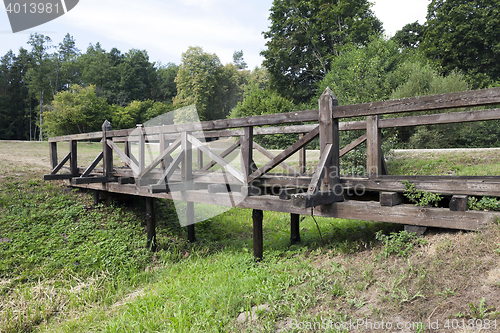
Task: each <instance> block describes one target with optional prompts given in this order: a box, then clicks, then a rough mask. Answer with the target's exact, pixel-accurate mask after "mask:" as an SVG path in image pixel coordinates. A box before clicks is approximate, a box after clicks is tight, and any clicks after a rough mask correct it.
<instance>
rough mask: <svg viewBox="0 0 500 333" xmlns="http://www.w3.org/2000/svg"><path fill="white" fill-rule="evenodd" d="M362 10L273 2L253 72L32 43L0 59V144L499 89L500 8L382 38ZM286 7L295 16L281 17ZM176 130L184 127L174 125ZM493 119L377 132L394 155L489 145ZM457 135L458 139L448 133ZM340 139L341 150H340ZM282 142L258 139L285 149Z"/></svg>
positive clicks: (474, 8)
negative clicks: (327, 98) (189, 117)
mask: <svg viewBox="0 0 500 333" xmlns="http://www.w3.org/2000/svg"><path fill="white" fill-rule="evenodd" d="M371 5H372V4H371V3H370V2H369V1H367V0H349V1H342V2H341V1H337V0H312V1H300V0H275V1H274V2H273V6H272V8H271V10H270V15H269V28H268V31H264V32H263V36H264V38H265V40H266V49H265V50H264V51H262V52H261V55H262V56H263V57H264V61H263V63H262V66H261V67H256V68H254V69H248V66H247V64H246V63H245V61H244V54H243V51H235V52H234V54H233V62H232V63H228V64H222V63H221V61H220V59H219V57H218V56H217V55H216V54H212V53H207V52H205V51H204V50H203V48H202V47H190V48H188V49H187V50H186V51H185V52H184V53H183V54H182V58H181V63H180V64H173V63H168V64H162V63H156V62H151V61H150V59H149V56H148V53H147V51H146V50H137V49H131V50H129V51H127V52H122V51H120V50H118V49H116V48H113V49H111V50H109V51H108V50H105V49H103V48H102V47H101V45H100V44H99V43H96V44H91V45H89V47H88V48H87V50H84V51H82V50H79V49H77V48H76V43H75V39H74V38H73V37H72V36H71V34H69V33H68V34H67V35H66V36H65V37H64V39H63V40H62V41H60V42H59V43H58V44H57V42H56V41H53V40H52V39H51V38H50V37H49V36H45V35H43V34H36V33H35V34H31V35H30V37H29V39H28V41H27V44H26V45H27V46H26V48H24V47H21V48H19V50H17V52H14V51H12V50H11V51H9V52H8V53H7V54H5V55H4V56H3V57H2V58H1V61H0V139H1V140H30V141H31V140H46V139H47V138H48V137H49V136H55V135H65V134H74V133H83V132H90V131H97V130H99V129H100V127H101V124H102V122H103V121H104V119H108V120H110V121H111V123H112V125H113V128H114V129H120V128H130V127H134V126H135V125H136V124H141V123H143V122H145V121H147V120H148V119H151V118H154V117H156V116H158V115H161V114H164V113H165V112H168V111H171V110H174V109H178V108H180V107H183V106H187V105H191V104H194V105H195V106H196V109H197V111H198V114H199V117H200V120H213V119H221V118H226V117H243V116H251V115H260V114H270V113H280V112H290V111H295V110H304V109H310V108H317V99H318V97H319V95H320V94H321V92H322V91H323V90H324V89H325V88H326V87H330V88H331V89H332V91H333V92H334V94H335V96H336V97H337V98H338V100H339V104H341V105H342V104H353V103H363V102H371V101H379V100H387V99H395V98H404V97H412V96H419V95H429V94H437V93H446V92H454V91H464V90H470V89H481V88H488V87H496V86H500V63H499V62H498V61H496V59H498V58H499V56H500V35H499V34H498V28H497V27H498V26H499V24H500V9H499V8H498V5H497V3H496V1H495V0H475V1H468V0H467V1H458V0H447V1H444V0H433V1H431V3H430V4H429V6H428V13H427V20H426V22H425V23H423V24H419V23H418V22H414V23H409V24H407V25H406V26H404V27H402V29H401V30H399V31H398V32H397V33H396V34H395V35H394V36H392V37H390V38H389V37H387V36H386V35H385V34H384V30H383V27H382V23H381V21H380V20H379V19H378V18H377V17H376V16H375V15H374V13H373V11H372V10H371V9H370V8H371ZM290 8H294V10H290ZM179 121H182V119H180V120H179ZM499 125H500V124H499V122H498V121H490V122H478V123H468V124H461V125H450V126H446V125H445V126H439V127H437V126H432V125H431V126H420V127H417V128H411V129H410V128H400V129H398V130H397V131H395V130H392V131H386V132H384V133H383V134H384V139H385V140H384V141H386V142H387V144H390V145H391V147H400V148H401V147H404V148H437V147H439V148H449V147H493V146H498V145H499V142H498V135H497V133H498V128H499ZM456 133H460V135H457V134H456ZM355 135H356V133H350V134H344V133H343V138H342V140H343V141H345V143H348V142H349V139H350V137H349V136H355ZM287 141H288V139H287V137H279V138H277V139H272V138H261V142H262V143H263V144H265V145H266V146H267V147H269V148H282V147H283V146H284V145H285V144H286V142H287Z"/></svg>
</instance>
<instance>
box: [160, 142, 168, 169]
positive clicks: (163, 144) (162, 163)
mask: <svg viewBox="0 0 500 333" xmlns="http://www.w3.org/2000/svg"><path fill="white" fill-rule="evenodd" d="M167 146H168V144H167V141H166V140H165V135H164V134H163V133H160V155H161V153H163V152H164V151H165V149H167ZM161 168H162V170H165V160H163V161H161Z"/></svg>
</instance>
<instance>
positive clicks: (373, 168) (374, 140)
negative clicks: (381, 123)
mask: <svg viewBox="0 0 500 333" xmlns="http://www.w3.org/2000/svg"><path fill="white" fill-rule="evenodd" d="M379 119H380V116H367V117H366V157H367V158H366V173H367V175H368V177H376V176H380V175H381V174H382V146H381V145H382V135H381V133H380V129H379V128H378V120H379Z"/></svg>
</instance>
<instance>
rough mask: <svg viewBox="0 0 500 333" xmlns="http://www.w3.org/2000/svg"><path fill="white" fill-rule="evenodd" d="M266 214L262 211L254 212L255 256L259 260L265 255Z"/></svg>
mask: <svg viewBox="0 0 500 333" xmlns="http://www.w3.org/2000/svg"><path fill="white" fill-rule="evenodd" d="M263 219H264V213H263V212H262V210H260V209H254V210H252V221H253V256H254V257H255V259H257V260H262V257H263V253H264V238H263V236H262V220H263Z"/></svg>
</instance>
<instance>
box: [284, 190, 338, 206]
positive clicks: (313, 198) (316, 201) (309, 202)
mask: <svg viewBox="0 0 500 333" xmlns="http://www.w3.org/2000/svg"><path fill="white" fill-rule="evenodd" d="M337 201H342V195H339V194H336V193H335V192H334V191H321V192H316V193H314V194H309V193H297V194H292V206H293V207H298V208H311V207H316V206H321V205H328V204H331V203H334V202H337Z"/></svg>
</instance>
